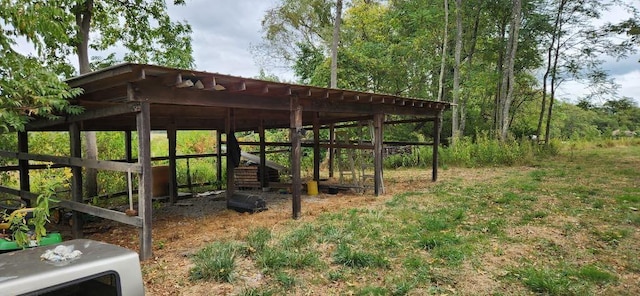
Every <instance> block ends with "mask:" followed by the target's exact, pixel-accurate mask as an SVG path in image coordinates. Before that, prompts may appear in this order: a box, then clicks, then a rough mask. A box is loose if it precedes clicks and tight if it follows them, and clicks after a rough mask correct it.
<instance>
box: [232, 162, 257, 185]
mask: <svg viewBox="0 0 640 296" xmlns="http://www.w3.org/2000/svg"><path fill="white" fill-rule="evenodd" d="M234 175H235V178H234V181H235V184H236V187H237V188H260V181H259V179H258V167H257V166H240V167H237V168H235V169H234Z"/></svg>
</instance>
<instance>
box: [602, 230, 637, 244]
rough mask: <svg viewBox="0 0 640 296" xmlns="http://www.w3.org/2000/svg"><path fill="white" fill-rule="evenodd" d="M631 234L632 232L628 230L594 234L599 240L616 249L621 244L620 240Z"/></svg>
mask: <svg viewBox="0 0 640 296" xmlns="http://www.w3.org/2000/svg"><path fill="white" fill-rule="evenodd" d="M629 232H630V231H629V230H628V229H614V230H605V231H598V230H596V231H594V232H593V234H594V235H595V236H596V237H597V238H598V240H600V241H603V242H605V243H607V244H608V245H610V246H614V247H615V246H618V244H620V240H622V239H623V238H625V237H627V236H628V235H629Z"/></svg>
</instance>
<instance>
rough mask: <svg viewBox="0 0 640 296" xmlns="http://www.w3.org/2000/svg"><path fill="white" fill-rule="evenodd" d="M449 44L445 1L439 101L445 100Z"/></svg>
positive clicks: (447, 5)
mask: <svg viewBox="0 0 640 296" xmlns="http://www.w3.org/2000/svg"><path fill="white" fill-rule="evenodd" d="M456 4H457V2H456ZM448 43H449V1H447V0H444V29H443V30H442V53H441V54H440V76H439V77H440V78H439V79H438V99H437V100H438V101H442V99H443V98H444V72H445V69H446V66H447V44H448ZM454 108H455V107H454Z"/></svg>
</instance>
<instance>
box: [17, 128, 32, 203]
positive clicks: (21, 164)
mask: <svg viewBox="0 0 640 296" xmlns="http://www.w3.org/2000/svg"><path fill="white" fill-rule="evenodd" d="M18 152H21V153H29V134H28V133H27V132H18ZM18 169H19V170H20V190H21V191H31V185H30V181H29V161H28V160H26V159H25V160H18ZM24 201H25V202H27V205H28V206H30V204H31V201H30V200H28V199H25V200H24Z"/></svg>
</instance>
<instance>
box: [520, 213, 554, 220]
mask: <svg viewBox="0 0 640 296" xmlns="http://www.w3.org/2000/svg"><path fill="white" fill-rule="evenodd" d="M547 216H549V213H547V212H545V211H535V212H533V213H525V214H524V216H523V217H522V222H523V223H528V222H531V221H534V220H540V219H543V218H546V217H547Z"/></svg>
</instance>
